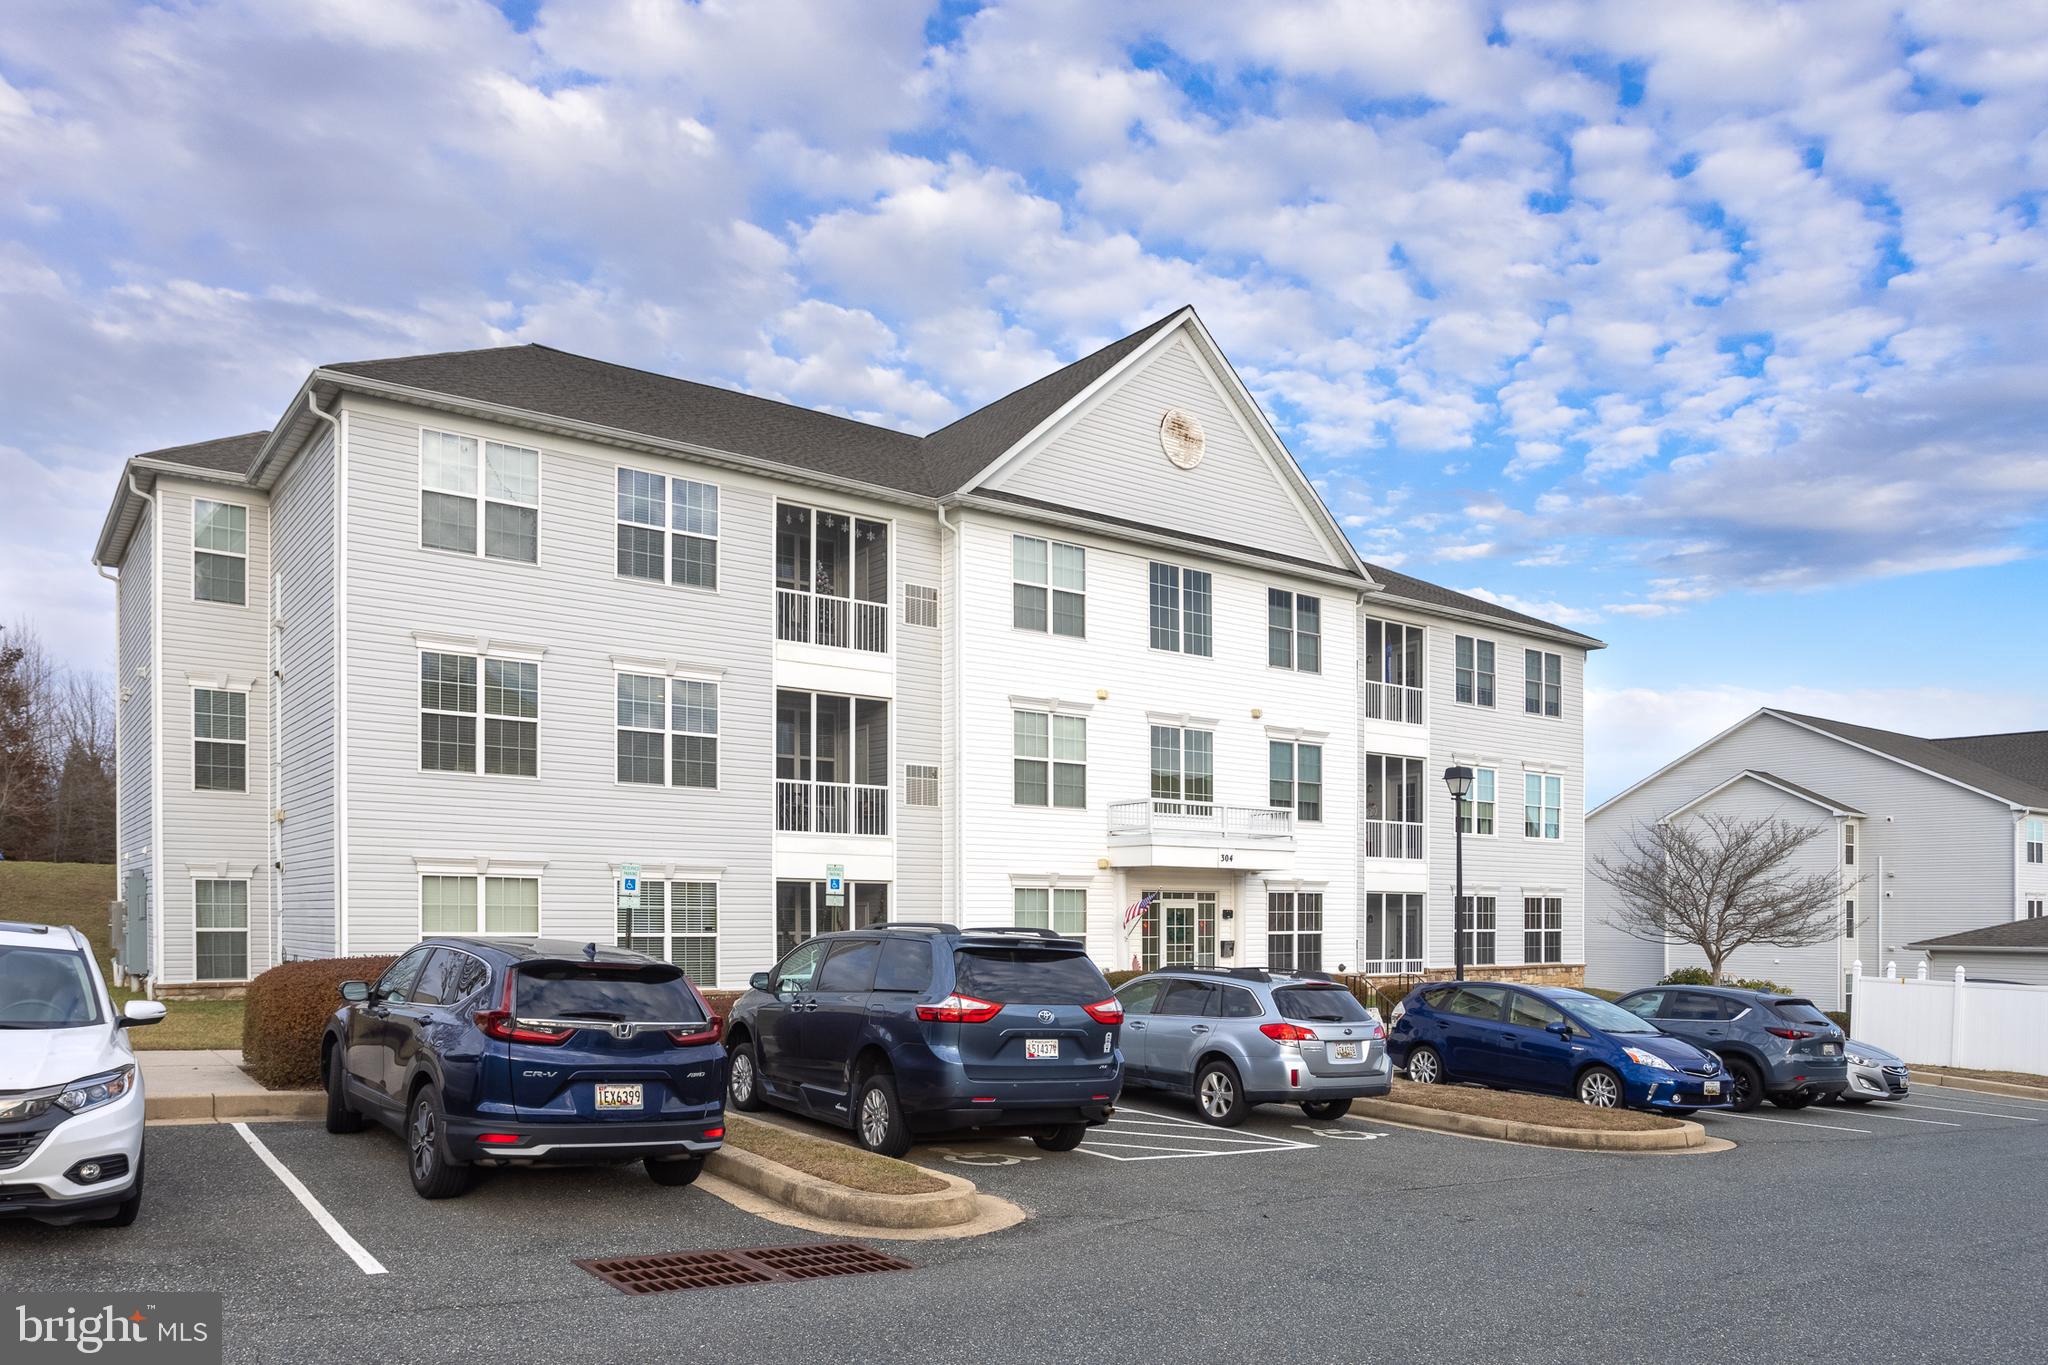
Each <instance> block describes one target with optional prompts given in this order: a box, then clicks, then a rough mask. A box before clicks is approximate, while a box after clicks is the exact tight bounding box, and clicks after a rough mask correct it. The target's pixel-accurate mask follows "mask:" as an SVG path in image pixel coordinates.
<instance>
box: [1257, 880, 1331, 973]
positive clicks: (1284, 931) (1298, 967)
mask: <svg viewBox="0 0 2048 1365" xmlns="http://www.w3.org/2000/svg"><path fill="white" fill-rule="evenodd" d="M1266 965H1267V966H1268V967H1269V968H1272V969H1273V970H1275V971H1283V972H1315V971H1321V970H1322V967H1323V893H1322V892H1320V891H1268V892H1267V893H1266Z"/></svg>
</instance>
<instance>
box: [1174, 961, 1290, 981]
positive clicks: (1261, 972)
mask: <svg viewBox="0 0 2048 1365" xmlns="http://www.w3.org/2000/svg"><path fill="white" fill-rule="evenodd" d="M1154 970H1155V971H1161V972H1199V973H1200V974H1201V975H1203V976H1228V977H1231V978H1234V979H1235V980H1238V981H1271V980H1272V979H1273V974H1272V973H1271V972H1269V971H1267V970H1266V969H1265V968H1264V967H1189V966H1185V965H1175V966H1162V967H1157V968H1154Z"/></svg>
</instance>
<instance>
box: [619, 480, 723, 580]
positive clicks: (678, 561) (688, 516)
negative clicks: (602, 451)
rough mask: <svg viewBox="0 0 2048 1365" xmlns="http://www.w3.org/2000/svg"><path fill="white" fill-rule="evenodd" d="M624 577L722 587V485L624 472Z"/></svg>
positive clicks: (621, 482)
mask: <svg viewBox="0 0 2048 1365" xmlns="http://www.w3.org/2000/svg"><path fill="white" fill-rule="evenodd" d="M618 518H619V527H618V539H619V577H621V578H644V579H646V580H647V581H649V582H650V583H664V582H666V583H675V584H678V585H680V586H682V587H687V588H716V587H717V586H718V486H717V485H716V484H709V483H698V482H697V481H696V480H694V479H685V478H679V477H676V478H672V477H669V476H667V475H663V474H650V473H648V472H646V471H645V470H641V469H624V468H621V469H620V470H619V510H618Z"/></svg>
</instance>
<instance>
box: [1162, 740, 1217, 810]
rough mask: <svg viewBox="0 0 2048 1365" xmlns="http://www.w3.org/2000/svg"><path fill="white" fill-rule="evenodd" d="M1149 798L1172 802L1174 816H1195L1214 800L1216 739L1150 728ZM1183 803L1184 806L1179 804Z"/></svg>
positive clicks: (1170, 806)
mask: <svg viewBox="0 0 2048 1365" xmlns="http://www.w3.org/2000/svg"><path fill="white" fill-rule="evenodd" d="M1152 799H1153V800H1154V801H1165V802H1170V803H1173V804H1171V805H1169V806H1167V807H1165V810H1166V811H1167V812H1168V813H1170V814H1174V815H1186V814H1196V813H1204V814H1205V813H1206V811H1203V812H1195V811H1192V810H1190V809H1189V808H1190V807H1195V806H1202V807H1207V806H1209V805H1211V804H1213V803H1214V802H1215V800H1216V736H1215V734H1214V733H1213V732H1211V731H1208V730H1186V729H1182V728H1181V727H1180V726H1177V725H1155V726H1153V727H1152ZM1182 803H1185V804H1182Z"/></svg>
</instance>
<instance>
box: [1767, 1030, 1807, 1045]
mask: <svg viewBox="0 0 2048 1365" xmlns="http://www.w3.org/2000/svg"><path fill="white" fill-rule="evenodd" d="M1764 1032H1765V1033H1768V1034H1770V1035H1771V1036H1772V1037H1773V1038H1790V1039H1791V1040H1792V1041H1793V1042H1795V1043H1796V1042H1798V1041H1799V1040H1800V1039H1802V1038H1811V1037H1813V1034H1812V1033H1810V1032H1808V1031H1807V1030H1806V1029H1803V1028H1767V1029H1765V1030H1764Z"/></svg>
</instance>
